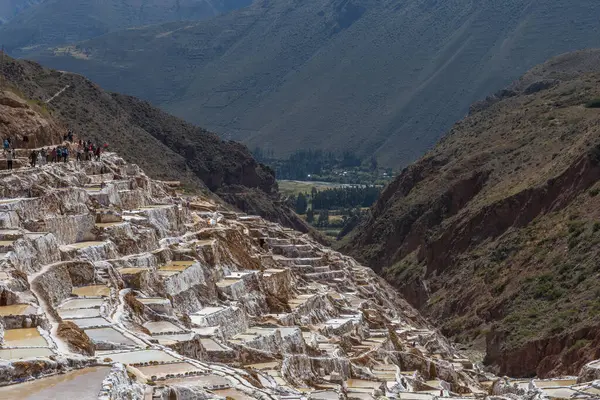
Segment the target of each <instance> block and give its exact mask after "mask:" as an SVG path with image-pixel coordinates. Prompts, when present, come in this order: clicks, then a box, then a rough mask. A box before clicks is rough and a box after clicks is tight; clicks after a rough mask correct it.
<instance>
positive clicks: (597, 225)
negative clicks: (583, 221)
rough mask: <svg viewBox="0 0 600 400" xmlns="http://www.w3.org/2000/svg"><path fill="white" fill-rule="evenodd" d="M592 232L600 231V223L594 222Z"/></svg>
mask: <svg viewBox="0 0 600 400" xmlns="http://www.w3.org/2000/svg"><path fill="white" fill-rule="evenodd" d="M592 231H594V232H598V231H600V222H594V226H593V227H592Z"/></svg>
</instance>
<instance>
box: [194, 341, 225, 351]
mask: <svg viewBox="0 0 600 400" xmlns="http://www.w3.org/2000/svg"><path fill="white" fill-rule="evenodd" d="M200 343H202V347H204V348H205V349H206V351H227V350H229V348H227V347H225V346H223V345H221V344H220V343H218V342H215V341H214V340H213V339H208V338H201V339H200Z"/></svg>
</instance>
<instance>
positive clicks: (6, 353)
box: [0, 347, 54, 360]
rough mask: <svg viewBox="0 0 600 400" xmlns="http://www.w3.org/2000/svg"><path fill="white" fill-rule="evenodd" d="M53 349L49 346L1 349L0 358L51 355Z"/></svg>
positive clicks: (16, 358)
mask: <svg viewBox="0 0 600 400" xmlns="http://www.w3.org/2000/svg"><path fill="white" fill-rule="evenodd" d="M52 354H54V353H52V350H50V349H49V348H47V347H31V348H26V347H22V348H18V349H0V360H21V359H30V358H37V357H50V356H51V355H52Z"/></svg>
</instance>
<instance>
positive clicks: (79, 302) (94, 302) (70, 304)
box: [59, 299, 104, 310]
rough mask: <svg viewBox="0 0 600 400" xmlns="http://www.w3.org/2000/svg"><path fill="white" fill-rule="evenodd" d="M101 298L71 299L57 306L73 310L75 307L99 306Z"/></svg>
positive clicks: (101, 301)
mask: <svg viewBox="0 0 600 400" xmlns="http://www.w3.org/2000/svg"><path fill="white" fill-rule="evenodd" d="M103 302H104V300H103V299H71V300H67V301H66V302H64V303H63V304H61V305H60V306H59V308H60V309H61V310H73V309H77V308H95V307H100V306H101V305H102V303H103Z"/></svg>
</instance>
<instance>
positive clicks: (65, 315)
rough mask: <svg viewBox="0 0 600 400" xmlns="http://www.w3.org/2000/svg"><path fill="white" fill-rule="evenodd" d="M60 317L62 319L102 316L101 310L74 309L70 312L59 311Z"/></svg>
mask: <svg viewBox="0 0 600 400" xmlns="http://www.w3.org/2000/svg"><path fill="white" fill-rule="evenodd" d="M58 315H60V317H61V318H62V319H73V318H94V317H99V316H100V309H99V308H73V309H70V310H68V309H67V310H58Z"/></svg>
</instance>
